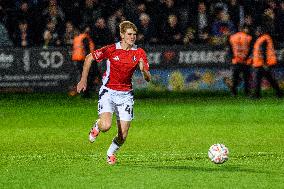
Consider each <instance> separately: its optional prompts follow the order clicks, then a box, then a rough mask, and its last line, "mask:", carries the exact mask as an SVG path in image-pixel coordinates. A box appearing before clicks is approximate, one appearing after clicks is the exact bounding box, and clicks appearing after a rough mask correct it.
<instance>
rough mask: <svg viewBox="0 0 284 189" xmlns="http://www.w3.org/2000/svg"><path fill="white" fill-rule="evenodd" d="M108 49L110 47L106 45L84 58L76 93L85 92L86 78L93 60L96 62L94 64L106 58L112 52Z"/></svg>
mask: <svg viewBox="0 0 284 189" xmlns="http://www.w3.org/2000/svg"><path fill="white" fill-rule="evenodd" d="M110 49H111V46H110V45H108V46H105V47H102V48H100V49H97V50H95V51H93V52H92V53H90V54H88V55H87V56H86V58H85V62H84V66H83V72H82V76H81V80H80V82H79V83H78V85H77V92H78V93H80V92H81V91H85V90H86V88H87V78H88V74H89V71H90V67H91V64H92V62H93V61H94V60H96V62H101V61H102V60H103V59H105V58H107V57H108V56H109V55H110V53H111V52H112V51H111V50H112V49H114V48H112V49H111V50H110Z"/></svg>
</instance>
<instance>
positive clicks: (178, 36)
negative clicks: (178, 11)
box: [161, 14, 183, 45]
mask: <svg viewBox="0 0 284 189" xmlns="http://www.w3.org/2000/svg"><path fill="white" fill-rule="evenodd" d="M161 36H162V43H163V44H166V45H174V44H182V37H183V36H182V31H181V28H180V26H179V22H178V18H177V16H176V15H174V14H171V15H169V17H168V19H167V22H166V23H165V25H164V28H163V33H162V34H161Z"/></svg>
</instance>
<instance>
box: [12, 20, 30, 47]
mask: <svg viewBox="0 0 284 189" xmlns="http://www.w3.org/2000/svg"><path fill="white" fill-rule="evenodd" d="M14 39H15V46H16V47H31V46H32V45H33V42H32V34H31V31H30V28H29V24H28V22H27V21H26V20H22V21H19V23H18V28H17V30H16V31H15V34H14Z"/></svg>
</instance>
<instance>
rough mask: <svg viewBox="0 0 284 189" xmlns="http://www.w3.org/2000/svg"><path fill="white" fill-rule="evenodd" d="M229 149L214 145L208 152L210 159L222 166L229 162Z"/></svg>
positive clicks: (221, 145) (222, 145)
mask: <svg viewBox="0 0 284 189" xmlns="http://www.w3.org/2000/svg"><path fill="white" fill-rule="evenodd" d="M228 155H229V149H228V148H227V147H226V146H225V145H224V144H213V145H212V146H210V148H209V150H208V157H209V159H210V160H211V161H212V162H213V163H216V164H222V163H224V162H226V161H227V160H228V158H229V157H228Z"/></svg>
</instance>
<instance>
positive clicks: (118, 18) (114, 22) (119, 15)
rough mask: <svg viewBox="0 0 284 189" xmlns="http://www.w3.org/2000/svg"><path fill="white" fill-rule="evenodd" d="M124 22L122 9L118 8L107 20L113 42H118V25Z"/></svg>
mask: <svg viewBox="0 0 284 189" xmlns="http://www.w3.org/2000/svg"><path fill="white" fill-rule="evenodd" d="M124 20H125V17H124V14H123V10H122V8H118V9H117V10H116V11H114V13H113V14H112V15H111V16H110V17H109V18H108V28H109V29H110V31H111V33H112V35H113V36H114V40H115V41H119V40H120V34H119V30H118V25H119V23H121V22H122V21H124Z"/></svg>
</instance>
